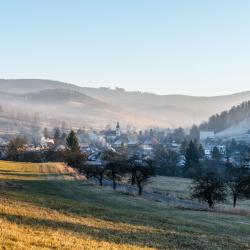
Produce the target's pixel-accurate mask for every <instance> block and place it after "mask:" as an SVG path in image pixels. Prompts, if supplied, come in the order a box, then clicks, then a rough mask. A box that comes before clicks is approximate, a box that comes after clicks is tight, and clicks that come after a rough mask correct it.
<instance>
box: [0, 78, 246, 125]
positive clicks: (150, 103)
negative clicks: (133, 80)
mask: <svg viewBox="0 0 250 250" xmlns="http://www.w3.org/2000/svg"><path fill="white" fill-rule="evenodd" d="M55 89H60V91H62V90H64V92H63V93H62V96H63V97H64V98H65V103H63V102H61V106H62V107H64V108H65V111H63V109H61V110H60V113H63V115H64V116H65V117H67V116H68V115H69V111H70V112H71V114H77V117H82V119H81V123H85V125H92V126H93V125H94V126H97V125H99V126H100V125H101V126H103V125H105V124H107V123H109V124H110V123H111V124H114V123H115V122H116V121H117V120H119V121H120V122H121V123H122V124H123V125H124V126H126V125H128V124H129V125H135V126H138V127H148V126H158V127H178V126H190V125H192V124H194V123H196V124H199V123H201V122H202V121H206V120H207V119H208V117H210V116H211V115H213V114H215V113H219V112H221V111H223V110H228V109H230V108H231V107H232V106H234V105H238V104H240V103H241V102H243V101H248V100H250V92H243V93H237V94H233V95H225V96H216V97H196V96H184V95H156V94H152V93H143V92H129V91H125V90H123V89H119V88H117V89H109V88H90V87H79V86H76V85H73V84H68V83H63V82H58V81H51V80H39V79H28V80H25V79H22V80H3V79H2V80H1V79H0V92H2V93H4V94H5V96H6V95H10V94H14V95H27V97H26V98H27V100H31V101H32V103H34V102H33V101H34V100H35V99H36V97H38V99H39V100H40V102H42V101H43V98H44V100H48V98H51V99H50V100H51V101H50V107H51V108H52V109H53V102H55V103H56V99H57V98H58V99H60V93H59V92H58V91H59V90H57V91H55ZM67 91H68V92H67ZM53 92H54V94H53ZM77 92H78V94H77ZM7 93H8V94H7ZM72 93H74V94H72ZM81 94H82V96H81ZM73 95H74V98H75V99H76V101H75V100H73V99H74V98H73ZM67 96H68V97H67ZM87 96H88V97H89V98H87ZM53 98H54V99H53ZM81 98H82V99H83V100H85V101H86V100H87V99H88V101H90V100H91V105H88V107H89V110H88V109H86V108H85V109H84V110H83V109H82V110H81V111H79V105H78V104H79V102H80V103H82V102H84V101H81V100H79V99H81ZM90 98H92V99H90ZM5 99H6V98H5ZM61 99H62V98H61ZM69 99H70V100H71V107H70V109H69V110H68V109H67V106H68V105H69V102H68V101H69ZM9 100H11V99H10V98H9ZM62 101H63V100H62ZM26 103H27V102H26ZM44 103H45V102H44ZM72 103H73V104H75V109H74V108H73V107H72ZM100 103H102V104H100ZM55 105H56V104H55ZM80 106H81V105H80ZM97 106H98V111H97V110H96V107H97ZM32 108H33V109H34V108H35V106H34V105H33V107H32ZM92 108H93V110H92ZM103 109H105V112H102V111H103ZM47 110H49V109H47ZM53 112H55V109H53ZM88 113H90V114H88ZM95 116H96V117H95ZM70 119H73V118H72V115H71V116H70ZM73 120H74V119H73ZM73 122H74V121H73Z"/></svg>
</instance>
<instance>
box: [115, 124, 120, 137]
mask: <svg viewBox="0 0 250 250" xmlns="http://www.w3.org/2000/svg"><path fill="white" fill-rule="evenodd" d="M120 136H121V128H120V124H119V122H117V124H116V137H120Z"/></svg>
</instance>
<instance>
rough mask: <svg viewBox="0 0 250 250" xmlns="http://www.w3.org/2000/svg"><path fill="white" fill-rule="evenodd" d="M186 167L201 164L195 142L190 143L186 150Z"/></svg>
mask: <svg viewBox="0 0 250 250" xmlns="http://www.w3.org/2000/svg"><path fill="white" fill-rule="evenodd" d="M185 158H186V166H191V165H192V164H197V163H199V158H200V157H199V151H198V149H197V146H196V145H195V143H194V142H193V141H190V142H189V144H188V147H187V149H186V154H185Z"/></svg>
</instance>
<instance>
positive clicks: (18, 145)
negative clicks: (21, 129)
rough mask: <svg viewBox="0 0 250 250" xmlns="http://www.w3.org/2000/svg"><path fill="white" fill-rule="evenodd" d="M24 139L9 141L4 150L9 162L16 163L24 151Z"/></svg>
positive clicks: (18, 138)
mask: <svg viewBox="0 0 250 250" xmlns="http://www.w3.org/2000/svg"><path fill="white" fill-rule="evenodd" d="M26 144H27V140H26V138H23V137H16V138H13V139H12V140H10V142H9V143H8V145H7V148H6V158H7V159H8V160H11V161H18V160H19V155H20V153H23V152H24V151H25V145H26Z"/></svg>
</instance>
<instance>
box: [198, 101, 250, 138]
mask: <svg viewBox="0 0 250 250" xmlns="http://www.w3.org/2000/svg"><path fill="white" fill-rule="evenodd" d="M246 118H250V101H248V102H243V103H241V104H240V105H238V106H234V107H232V108H231V109H230V110H229V111H223V112H222V113H220V114H216V115H213V116H211V117H210V118H209V120H208V121H207V122H204V123H202V124H201V125H200V127H199V129H200V130H213V131H215V133H218V132H220V131H223V130H225V129H226V128H229V127H231V126H233V125H236V124H238V123H239V122H241V121H243V120H245V119H246Z"/></svg>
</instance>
